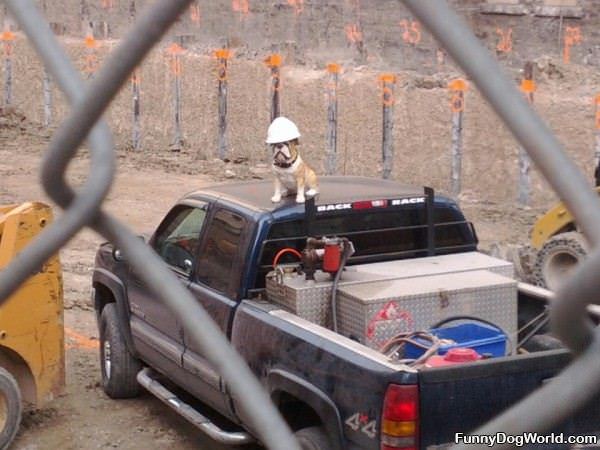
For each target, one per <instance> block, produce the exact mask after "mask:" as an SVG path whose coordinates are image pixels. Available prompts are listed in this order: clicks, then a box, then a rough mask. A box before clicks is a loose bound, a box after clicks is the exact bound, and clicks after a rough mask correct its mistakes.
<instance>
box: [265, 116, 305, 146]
mask: <svg viewBox="0 0 600 450" xmlns="http://www.w3.org/2000/svg"><path fill="white" fill-rule="evenodd" d="M299 137H300V131H298V127H297V126H296V124H295V123H294V122H292V121H291V120H290V119H288V118H287V117H277V118H276V119H275V120H273V122H271V125H269V129H268V130H267V141H266V142H267V144H278V143H280V142H288V141H293V140H294V139H298V138H299Z"/></svg>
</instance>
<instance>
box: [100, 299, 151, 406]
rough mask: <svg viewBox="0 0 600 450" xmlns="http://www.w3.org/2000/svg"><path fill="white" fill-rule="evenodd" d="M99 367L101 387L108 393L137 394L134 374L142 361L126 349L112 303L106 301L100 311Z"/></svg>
mask: <svg viewBox="0 0 600 450" xmlns="http://www.w3.org/2000/svg"><path fill="white" fill-rule="evenodd" d="M100 370H101V372H102V388H103V389H104V392H105V393H106V395H108V396H109V397H111V398H132V397H136V396H138V395H139V394H140V392H141V386H140V385H139V384H138V382H137V378H136V376H137V374H138V372H139V371H140V370H142V363H141V362H140V361H139V360H138V359H136V358H134V357H133V356H132V355H131V353H130V352H129V350H128V349H127V346H126V344H125V339H124V338H123V333H122V332H121V329H120V328H119V322H118V316H117V307H116V304H114V303H109V304H107V305H106V306H105V307H104V309H103V310H102V314H101V315H100Z"/></svg>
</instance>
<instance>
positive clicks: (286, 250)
mask: <svg viewBox="0 0 600 450" xmlns="http://www.w3.org/2000/svg"><path fill="white" fill-rule="evenodd" d="M286 253H292V254H293V255H294V256H297V257H298V258H300V259H302V255H301V254H300V252H299V251H298V250H296V249H295V248H292V247H286V248H282V249H281V250H279V251H278V252H277V254H276V255H275V258H273V267H275V266H276V265H277V263H278V262H279V258H281V257H282V256H283V255H285V254H286Z"/></svg>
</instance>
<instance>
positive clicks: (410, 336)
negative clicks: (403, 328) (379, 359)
mask: <svg viewBox="0 0 600 450" xmlns="http://www.w3.org/2000/svg"><path fill="white" fill-rule="evenodd" d="M417 338H418V339H422V340H426V341H429V342H431V345H429V346H428V345H426V344H423V343H422V342H419V341H418V340H416V339H417ZM406 344H411V345H413V346H415V347H419V348H421V349H423V350H425V351H424V352H423V354H422V355H421V356H419V357H418V358H417V359H401V360H399V362H402V363H405V364H409V365H411V366H414V365H417V364H421V363H423V362H425V361H427V360H428V359H429V357H430V356H433V355H434V354H436V353H437V352H438V350H439V348H440V346H441V345H442V340H441V339H440V338H438V337H437V336H435V335H433V334H432V333H429V332H427V331H413V332H408V333H401V334H398V335H396V336H394V337H393V338H391V339H390V340H389V341H387V342H386V343H385V344H383V346H382V347H381V348H380V349H379V351H380V352H381V353H383V354H384V355H386V356H387V357H388V358H391V359H395V358H396V356H397V354H398V351H399V350H400V349H401V348H402V347H404V346H405V345H406Z"/></svg>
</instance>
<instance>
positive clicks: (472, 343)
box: [404, 323, 506, 359]
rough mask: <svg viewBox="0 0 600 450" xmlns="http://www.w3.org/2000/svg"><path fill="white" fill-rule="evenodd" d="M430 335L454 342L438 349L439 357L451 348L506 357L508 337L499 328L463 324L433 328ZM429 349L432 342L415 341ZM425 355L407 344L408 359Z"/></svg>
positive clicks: (405, 349)
mask: <svg viewBox="0 0 600 450" xmlns="http://www.w3.org/2000/svg"><path fill="white" fill-rule="evenodd" d="M428 331H429V333H431V334H433V335H434V336H436V337H438V338H439V339H449V340H452V341H453V343H452V344H446V345H441V346H440V348H439V349H438V352H437V354H438V355H444V354H445V353H446V352H447V351H448V350H450V349H451V348H456V347H467V348H472V349H473V350H475V351H476V352H477V353H479V354H480V355H491V356H492V357H497V356H504V355H506V335H505V334H504V333H503V332H502V331H500V330H499V329H498V328H494V327H493V326H490V325H485V324H480V323H463V324H460V325H455V326H452V327H444V328H433V329H431V330H428ZM415 341H417V342H420V343H422V344H423V345H425V346H427V347H429V346H430V345H431V342H429V341H426V340H424V339H415ZM423 353H425V349H424V348H420V347H417V346H415V345H413V344H410V343H407V344H406V345H405V346H404V357H405V358H407V359H417V358H418V357H420V356H421V355H422V354H423Z"/></svg>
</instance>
